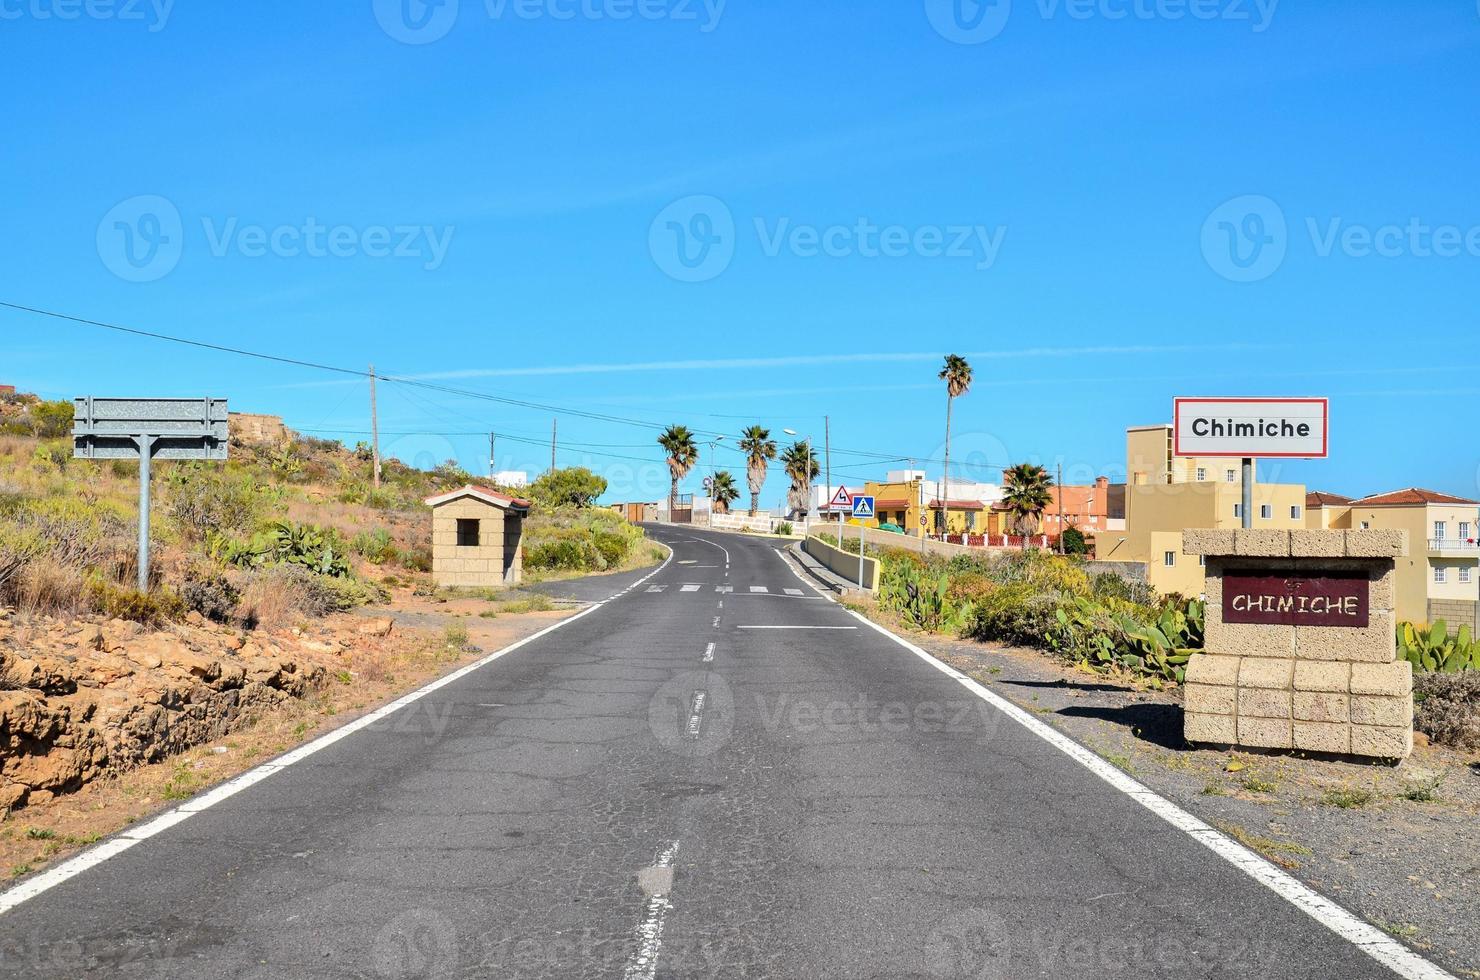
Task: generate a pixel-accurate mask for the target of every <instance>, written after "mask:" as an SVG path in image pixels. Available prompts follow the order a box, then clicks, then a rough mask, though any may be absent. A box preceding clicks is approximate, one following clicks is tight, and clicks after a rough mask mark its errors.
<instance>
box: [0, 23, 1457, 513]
mask: <svg viewBox="0 0 1480 980" xmlns="http://www.w3.org/2000/svg"><path fill="white" fill-rule="evenodd" d="M75 2H76V0H0V74H3V78H4V81H5V90H6V92H7V98H6V108H5V134H6V135H5V138H4V139H3V140H0V179H3V186H4V187H5V190H6V207H5V209H4V212H3V216H0V221H4V222H5V223H6V224H7V225H8V226H9V227H8V229H7V230H8V234H6V235H4V236H3V238H0V270H3V273H0V276H3V282H4V286H3V289H0V300H4V301H6V302H11V303H18V304H23V305H28V306H34V307H40V308H44V309H50V310H56V311H61V312H65V313H69V314H74V315H77V316H81V317H85V318H89V319H95V320H102V321H107V322H110V323H117V324H123V325H127V326H130V327H136V328H140V329H145V330H151V331H157V332H162V333H168V334H178V335H182V336H188V337H194V338H199V339H202V340H208V341H213V342H217V343H225V344H228V345H231V346H237V347H243V348H249V349H253V350H260V351H264V352H268V353H273V354H280V355H287V356H291V357H295V358H301V359H303V360H307V361H314V362H320V363H327V364H334V365H344V366H347V367H351V368H360V367H363V366H365V365H366V364H368V363H370V362H372V361H373V362H374V363H375V364H376V366H377V368H378V369H379V370H381V371H382V372H385V373H390V374H394V375H398V376H415V377H425V378H430V379H434V381H435V383H436V384H438V385H442V386H445V387H451V388H457V389H459V390H464V391H475V392H479V393H484V394H491V395H494V396H498V397H506V398H511V399H515V400H522V401H532V402H537V403H539V404H542V405H552V406H558V407H561V408H567V409H572V410H575V411H577V412H585V413H592V414H600V415H606V416H618V417H621V418H624V419H633V420H637V421H640V422H651V423H663V422H670V421H672V422H684V423H687V424H689V425H690V426H692V427H694V428H698V429H702V430H711V431H715V432H735V431H738V429H739V428H740V427H741V426H742V425H744V424H745V423H746V422H748V421H750V420H752V419H754V420H758V421H761V422H763V423H765V424H769V425H771V426H772V427H773V429H777V430H779V429H780V428H782V427H788V426H789V427H792V428H795V429H798V430H799V431H802V432H804V433H805V432H814V433H816V435H817V438H818V439H819V441H820V439H821V433H822V427H823V421H822V420H823V416H824V415H828V416H830V417H831V434H832V442H833V445H834V446H835V447H839V448H840V449H844V450H853V451H868V452H878V453H886V454H892V455H898V456H901V457H903V456H906V455H914V456H917V457H926V458H934V457H938V456H939V454H940V444H941V441H942V434H943V433H942V429H943V424H944V418H943V416H944V401H945V398H944V393H943V391H942V390H941V386H940V384H939V383H938V382H936V380H935V373H936V370H937V368H938V363H939V360H940V355H942V354H944V353H946V352H952V351H953V352H961V353H966V354H968V355H972V357H971V359H972V361H973V363H974V365H975V369H976V378H977V381H976V384H975V386H974V387H973V389H972V391H971V392H970V394H969V395H967V396H966V397H965V398H963V399H961V400H960V401H959V402H958V403H957V409H956V433H957V449H956V453H955V455H956V458H958V459H960V458H963V457H965V458H966V459H967V460H969V462H970V468H969V469H968V470H967V471H966V472H965V474H964V475H970V476H974V477H982V478H995V476H996V473H995V469H994V468H995V467H996V466H999V465H1000V464H1002V463H1006V462H1015V461H1019V460H1022V459H1035V460H1037V461H1040V462H1044V463H1047V464H1049V465H1053V464H1056V463H1059V462H1062V463H1063V464H1064V465H1065V473H1066V476H1069V477H1071V478H1077V479H1079V480H1087V479H1088V478H1089V477H1090V476H1092V475H1093V474H1094V473H1096V472H1107V473H1109V475H1111V476H1112V477H1115V476H1117V475H1118V472H1117V468H1123V466H1124V459H1123V456H1124V429H1125V427H1126V426H1127V425H1134V424H1145V423H1152V422H1160V421H1166V420H1167V419H1168V418H1169V416H1170V413H1171V400H1172V398H1173V397H1174V396H1176V395H1266V394H1267V395H1329V396H1331V398H1332V399H1333V404H1332V412H1333V431H1332V436H1333V447H1332V452H1333V455H1332V458H1331V459H1329V460H1327V461H1323V462H1310V463H1297V464H1286V465H1285V466H1282V467H1280V470H1279V473H1278V476H1279V477H1280V478H1282V479H1291V480H1301V481H1305V482H1308V483H1309V484H1310V485H1312V486H1314V487H1320V488H1324V489H1331V490H1337V491H1344V492H1347V493H1365V492H1372V491H1378V490H1383V489H1390V488H1394V487H1400V486H1408V485H1414V484H1418V485H1427V486H1432V487H1435V488H1437V489H1442V490H1446V491H1450V492H1458V493H1466V494H1475V493H1477V491H1480V487H1477V477H1480V454H1477V449H1476V448H1475V440H1474V438H1473V432H1474V423H1473V419H1474V412H1473V406H1474V404H1475V401H1476V394H1477V393H1480V383H1477V382H1476V381H1475V380H1474V379H1473V377H1472V376H1473V374H1474V373H1475V359H1476V357H1475V355H1476V337H1477V331H1476V329H1475V319H1474V317H1475V313H1474V311H1475V309H1476V306H1477V303H1476V300H1477V294H1480V232H1477V231H1476V229H1477V228H1480V189H1477V184H1476V181H1475V179H1474V177H1475V174H1476V172H1477V169H1480V168H1477V162H1480V161H1477V150H1480V131H1477V129H1476V127H1475V124H1474V120H1475V109H1474V106H1475V103H1474V98H1475V93H1476V92H1477V91H1480V59H1477V57H1476V54H1477V50H1480V9H1477V5H1476V3H1475V2H1474V0H1415V2H1408V3H1404V4H1389V3H1379V2H1363V0H1358V2H1344V3H1336V2H1316V0H1307V2H1303V3H1296V2H1294V0H1286V2H1284V3H1278V4H1271V3H1270V2H1269V0H1264V2H1263V3H1262V4H1259V3H1255V2H1254V0H1185V2H1184V0H1159V2H1158V0H1076V2H1070V0H1012V2H1011V3H1010V4H1009V3H1007V2H1006V0H999V2H998V3H997V4H996V5H995V6H987V7H977V6H976V5H975V4H974V3H973V2H972V0H913V2H910V0H905V2H899V3H887V4H886V3H877V4H857V3H852V4H850V3H843V2H830V0H819V2H814V3H810V4H795V3H781V2H762V0H728V2H726V3H723V4H721V3H719V0H710V2H709V3H708V4H707V5H706V4H705V3H704V2H703V0H640V2H639V0H579V2H577V0H521V2H516V0H487V2H484V0H460V2H459V3H456V4H450V5H449V4H444V5H443V6H441V7H437V8H424V7H422V5H421V4H420V2H419V0H408V2H409V5H408V6H407V7H405V8H404V9H403V8H402V6H401V0H385V2H381V0H375V2H371V0H359V2H355V3H351V4H346V5H329V4H324V5H308V4H302V3H286V2H273V0H262V2H259V3H255V4H252V5H249V6H246V7H234V8H230V9H227V8H223V7H220V6H219V5H210V6H207V5H201V4H195V3H191V2H189V0H179V2H176V3H169V2H168V0H144V2H141V3H139V4H137V5H133V3H132V0H117V2H116V3H114V4H111V5H105V4H102V3H101V2H100V0H95V6H93V7H90V8H81V12H80V13H77V14H76V15H75V16H71V15H72V14H73V13H74V10H76V9H77V8H75V7H74V3H75ZM1192 10H1196V11H1197V12H1198V13H1199V16H1196V17H1194V16H1192V14H1191V13H1190V11H1192ZM639 11H641V12H643V14H645V16H639V15H638V12H639ZM64 14H65V15H68V16H63V15H64ZM454 15H455V16H454ZM624 15H625V16H624ZM423 22H424V23H425V25H426V26H424V27H421V28H420V30H418V25H419V24H421V23H423ZM408 41H409V42H416V43H407V42H408ZM963 41H964V42H970V43H961V42H963ZM705 242H708V243H709V248H708V251H705V249H704V243H705ZM1260 243H1262V244H1260ZM577 368H578V369H579V370H575V369H577ZM5 382H10V383H15V384H18V385H20V386H22V387H24V388H30V389H33V390H38V391H40V392H42V393H44V394H47V395H53V396H72V395H77V394H85V393H92V394H108V393H130V394H156V395H181V396H186V395H188V396H196V395H204V394H210V395H217V396H219V395H225V396H227V397H228V398H229V399H230V400H231V403H232V405H233V407H234V408H238V409H241V410H249V411H263V412H273V413H278V414H282V415H284V416H285V417H286V418H287V419H288V421H289V422H290V424H293V425H295V426H297V427H300V428H302V429H304V430H305V431H307V430H314V431H319V432H323V433H324V434H330V435H336V436H339V435H342V436H343V437H344V438H346V439H347V440H349V441H351V442H352V441H354V440H355V439H356V438H358V436H357V435H355V432H356V431H357V430H364V429H366V428H367V427H368V399H367V397H366V391H365V385H364V384H363V382H355V381H352V380H351V381H349V382H346V381H345V380H344V379H342V378H336V377H335V376H333V375H326V374H323V373H322V372H316V371H312V370H307V369H301V368H295V367H291V366H287V365H282V364H276V363H270V362H263V361H254V360H249V359H243V358H240V357H234V356H230V355H226V354H221V353H215V352H205V351H198V350H191V349H188V348H181V347H177V346H172V345H167V344H162V343H159V342H155V341H149V340H145V339H141V338H137V337H130V336H126V335H119V334H112V333H107V332H104V331H100V330H97V329H94V328H86V327H81V326H69V325H66V324H64V323H60V322H56V321H49V320H46V319H42V318H38V317H36V316H34V315H28V314H21V313H16V312H11V311H5V310H0V383H5ZM381 393H382V397H381V405H382V428H383V429H384V430H386V433H387V435H386V437H385V438H384V440H383V442H384V444H385V445H386V447H387V450H388V451H390V452H397V453H400V454H401V455H404V456H408V457H412V458H420V459H423V460H426V459H431V458H441V457H444V456H448V455H455V456H456V457H457V458H459V459H460V460H461V461H462V462H463V463H464V465H466V466H468V467H469V468H472V469H475V470H478V469H482V468H484V467H485V466H486V463H485V460H486V455H487V437H486V435H482V434H480V433H486V432H487V431H489V430H490V429H493V430H497V431H498V432H500V433H501V434H503V436H504V437H505V438H504V439H502V440H501V442H500V448H499V464H500V466H501V467H502V468H508V469H519V468H523V469H531V470H538V469H539V468H541V467H542V466H544V465H546V464H547V463H548V458H549V453H548V447H547V446H541V445H538V444H536V443H541V442H544V441H545V440H547V439H548V434H549V428H550V413H549V412H548V411H545V410H542V409H529V408H522V407H517V406H514V405H510V404H507V403H506V402H498V401H491V400H488V399H485V398H476V397H470V396H468V395H463V394H455V393H453V392H449V391H433V390H427V389H424V388H410V387H406V386H398V385H392V384H387V385H383V386H382V388H381ZM560 434H561V441H562V443H563V444H565V445H566V446H567V448H565V449H563V450H562V453H561V463H562V465H566V464H574V463H583V464H586V465H591V466H593V468H597V469H599V470H602V471H604V472H607V473H608V475H609V477H611V478H612V480H613V484H614V486H613V489H614V494H613V496H614V497H647V498H650V499H656V498H657V496H659V495H661V493H662V489H661V476H660V474H661V470H660V469H658V468H657V467H655V466H654V465H652V464H656V463H657V462H658V461H659V460H660V458H661V454H660V452H659V451H658V450H657V448H656V446H655V444H654V443H653V441H652V440H653V438H654V435H655V433H654V432H653V430H652V429H650V428H646V427H644V426H642V425H634V424H627V423H620V422H612V421H602V420H596V419H592V418H588V417H583V416H581V415H576V414H568V415H565V416H563V417H561V419H560ZM730 438H731V441H733V439H734V436H733V435H732V436H731V437H730ZM521 439H527V440H530V442H528V443H525V442H520V441H519V440H521ZM578 444H579V445H578ZM595 452H603V453H607V454H610V455H606V456H598V455H594V454H593V453H595ZM706 456H707V450H706ZM621 457H631V458H630V459H628V458H621ZM717 459H718V461H719V463H720V464H721V465H726V464H728V465H730V466H731V467H732V468H737V473H738V467H736V465H735V464H736V463H737V457H736V456H735V454H733V453H729V452H726V451H725V450H724V449H723V447H722V448H721V449H720V450H719V451H718V454H717ZM833 462H834V464H835V475H837V474H841V475H842V476H844V477H845V478H846V479H848V480H852V481H858V480H860V479H861V478H864V477H868V476H873V475H882V470H883V469H884V468H885V466H884V464H877V465H876V464H873V463H870V462H868V461H867V459H866V458H865V457H860V456H847V455H844V454H842V453H839V454H838V455H837V456H835V457H834V460H833ZM930 469H931V471H932V472H934V471H935V470H937V469H938V466H931V467H930ZM1270 472H1271V471H1270V470H1269V469H1268V468H1266V470H1265V474H1266V476H1268V475H1269V474H1270ZM654 474H658V476H657V477H655V475H654ZM698 476H699V474H697V473H696V474H695V476H694V477H693V478H692V479H691V480H690V481H689V482H690V484H694V485H696V484H697V479H698ZM655 479H656V481H657V482H655ZM654 487H656V488H657V489H654ZM781 493H782V488H781V486H780V481H779V480H773V481H772V484H771V485H770V486H768V488H767V491H766V496H765V501H766V503H768V504H770V503H774V502H775V501H776V500H777V499H779V497H780V496H781Z"/></svg>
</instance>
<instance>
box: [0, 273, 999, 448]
mask: <svg viewBox="0 0 1480 980" xmlns="http://www.w3.org/2000/svg"><path fill="white" fill-rule="evenodd" d="M0 308H3V309H9V310H14V311H16V312H19V313H30V314H32V315H35V316H43V317H49V318H51V319H54V320H62V321H64V322H67V323H74V324H78V325H80V326H88V327H96V328H98V329H101V330H110V331H114V332H116V333H122V334H128V335H131V336H135V337H144V338H147V339H150V340H158V341H163V342H165V343H171V344H180V345H183V346H186V347H195V348H198V349H200V350H209V351H215V352H217V353H222V354H233V355H236V356H238V357H250V358H255V359H257V360H262V361H271V362H273V363H276V364H286V365H290V366H292V367H301V368H307V369H309V370H314V371H327V372H330V373H332V374H339V375H343V376H346V377H353V378H365V379H366V380H368V379H369V378H370V372H368V371H364V370H359V369H356V368H347V367H341V366H339V365H335V364H322V363H319V362H317V361H308V360H304V359H302V358H296V357H286V356H284V355H280V354H267V353H263V352H261V351H254V350H247V349H245V348H241V347H231V346H228V345H225V344H212V343H208V342H206V341H203V340H194V339H192V338H189V337H177V336H174V335H171V334H166V333H160V332H158V331H153V330H141V329H139V328H137V327H125V326H122V325H121V324H116V323H107V322H105V321H102V320H91V319H88V318H86V317H79V316H73V315H71V314H68V313H58V312H56V311H54V310H43V309H40V308H38V307H34V306H26V305H24V304H21V303H11V302H7V301H5V300H0ZM376 381H378V382H380V383H381V384H396V385H405V386H408V387H412V388H419V389H423V390H426V391H436V392H441V393H443V394H448V395H455V396H458V397H462V398H473V399H479V400H482V401H490V402H496V403H498V404H503V405H513V406H515V407H518V408H527V409H530V410H533V411H538V412H547V413H555V414H558V415H569V416H573V417H576V418H585V419H590V420H592V421H597V422H609V423H612V424H616V425H631V426H638V427H640V428H644V429H656V430H662V429H664V428H666V426H665V425H664V424H663V423H661V422H651V421H646V420H643V419H635V418H629V417H626V416H620V415H611V414H607V413H603V412H588V411H583V410H581V409H575V408H563V407H560V406H557V405H549V404H545V403H542V402H536V401H530V400H527V399H522V398H511V397H508V396H503V395H495V394H493V393H491V392H486V391H478V390H476V389H471V388H458V387H455V386H452V385H443V384H434V383H432V382H429V381H420V380H416V379H414V378H402V377H396V376H392V375H385V374H377V375H376ZM408 394H409V393H408ZM457 414H461V413H457ZM692 414H697V415H704V414H705V413H692ZM464 417H466V416H464ZM737 417H740V418H749V417H750V416H737ZM475 421H476V420H475ZM305 431H313V430H305ZM320 431H323V430H320ZM690 431H692V432H693V433H694V434H695V435H701V436H718V435H731V433H728V432H719V431H716V430H713V429H691V430H690ZM410 434H413V435H421V434H423V433H410ZM426 434H433V433H426ZM478 434H479V435H486V434H487V430H486V429H485V430H483V431H482V432H480V433H478ZM509 438H512V437H509ZM721 448H723V449H725V450H726V451H733V452H739V450H738V448H735V447H730V446H722V447H721ZM832 451H833V452H834V453H837V454H839V455H842V456H855V457H860V458H862V459H864V460H871V461H873V462H875V463H891V462H901V461H903V460H906V459H909V458H910V457H907V456H903V455H899V454H893V453H882V452H872V451H868V450H860V449H842V448H836V447H835V448H833V450H832ZM607 455H610V454H607ZM742 455H743V453H742ZM629 458H635V457H629ZM913 458H914V459H916V460H917V461H918V462H920V463H942V462H943V461H942V460H938V459H929V458H922V457H918V456H917V457H913ZM642 462H648V461H647V460H642ZM859 465H862V464H859ZM987 465H988V466H989V468H992V469H995V468H997V466H998V464H997V463H995V462H993V463H989V464H987ZM1001 465H1003V466H1006V465H1008V464H1006V463H1004V464H1001ZM840 468H843V467H840Z"/></svg>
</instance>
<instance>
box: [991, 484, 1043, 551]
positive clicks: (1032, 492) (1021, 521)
mask: <svg viewBox="0 0 1480 980" xmlns="http://www.w3.org/2000/svg"><path fill="white" fill-rule="evenodd" d="M1002 486H1003V489H1004V490H1005V491H1006V492H1005V493H1003V495H1002V503H1003V504H1005V505H1006V507H1007V512H1008V513H1009V514H1011V515H1012V518H1013V521H1012V523H1013V526H1014V527H1015V528H1016V529H1017V532H1018V533H1019V534H1021V535H1022V536H1023V550H1024V551H1026V550H1027V548H1028V535H1029V534H1031V533H1032V532H1033V530H1034V529H1035V528H1037V526H1038V523H1039V522H1040V521H1041V520H1042V519H1043V512H1044V511H1045V510H1047V509H1048V505H1049V504H1051V503H1053V495H1052V494H1051V493H1049V491H1050V490H1052V489H1053V477H1051V476H1049V475H1048V470H1046V469H1044V468H1043V467H1041V466H1038V465H1036V464H1034V463H1018V464H1017V465H1016V466H1010V467H1008V468H1007V469H1005V470H1003V471H1002Z"/></svg>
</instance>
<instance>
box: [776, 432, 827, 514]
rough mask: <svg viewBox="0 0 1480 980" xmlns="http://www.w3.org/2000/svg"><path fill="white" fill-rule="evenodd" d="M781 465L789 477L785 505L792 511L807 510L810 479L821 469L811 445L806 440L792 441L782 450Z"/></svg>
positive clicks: (810, 486)
mask: <svg viewBox="0 0 1480 980" xmlns="http://www.w3.org/2000/svg"><path fill="white" fill-rule="evenodd" d="M809 464H810V465H809ZM781 465H782V467H784V468H785V470H786V475H787V476H789V477H791V492H790V493H788V494H787V507H788V508H789V509H790V510H791V511H792V513H796V512H797V511H805V510H807V504H808V503H809V501H808V500H807V497H808V495H809V494H810V493H811V489H812V481H813V480H814V479H816V477H817V474H818V473H819V472H820V471H821V469H822V467H821V466H820V465H819V464H818V462H817V456H816V454H815V453H813V452H812V447H811V446H810V445H808V444H807V443H806V441H802V442H794V443H792V444H791V445H790V446H787V447H786V449H785V451H784V452H782V454H781Z"/></svg>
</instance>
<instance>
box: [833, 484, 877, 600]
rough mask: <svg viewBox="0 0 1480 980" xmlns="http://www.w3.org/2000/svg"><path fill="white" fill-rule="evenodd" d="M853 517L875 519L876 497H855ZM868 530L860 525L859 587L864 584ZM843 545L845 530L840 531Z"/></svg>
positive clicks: (840, 544) (840, 540)
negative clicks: (864, 556) (864, 558)
mask: <svg viewBox="0 0 1480 980" xmlns="http://www.w3.org/2000/svg"><path fill="white" fill-rule="evenodd" d="M853 519H854V520H855V521H871V520H873V519H874V498H873V497H865V496H863V495H862V494H860V495H858V496H856V497H854V498H853ZM867 535H868V532H867V531H866V530H864V526H863V525H862V524H859V525H858V587H859V588H860V589H861V588H863V587H864V585H863V553H864V550H865V546H866V545H867V544H868V537H867ZM842 545H843V532H842V531H841V530H839V531H838V547H839V548H841V547H842Z"/></svg>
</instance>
